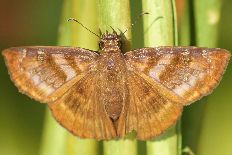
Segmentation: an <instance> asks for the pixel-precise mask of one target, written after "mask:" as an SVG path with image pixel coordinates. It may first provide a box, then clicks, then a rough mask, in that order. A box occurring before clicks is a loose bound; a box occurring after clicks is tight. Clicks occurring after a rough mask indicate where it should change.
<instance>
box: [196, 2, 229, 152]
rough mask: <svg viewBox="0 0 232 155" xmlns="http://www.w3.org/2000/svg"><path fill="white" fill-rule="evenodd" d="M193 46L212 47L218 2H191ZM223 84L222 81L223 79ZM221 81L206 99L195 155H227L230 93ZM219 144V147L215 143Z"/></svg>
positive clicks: (219, 7) (219, 8)
mask: <svg viewBox="0 0 232 155" xmlns="http://www.w3.org/2000/svg"><path fill="white" fill-rule="evenodd" d="M194 2H195V3H194V7H195V8H194V11H195V21H196V41H197V46H206V47H216V46H217V38H218V25H219V22H220V16H221V6H222V2H223V1H222V0H196V1H194ZM224 80H225V78H224ZM229 87H230V86H227V85H226V84H225V83H224V81H222V82H221V84H220V86H219V87H218V88H217V89H216V90H215V91H214V93H213V94H211V95H210V96H208V97H207V103H205V108H204V117H203V118H202V125H201V129H200V132H199V138H198V145H197V147H196V152H195V153H196V154H197V155H204V154H231V152H232V149H231V138H232V134H231V130H232V125H231V118H232V114H231V97H230V96H231V93H230V92H231V89H230V88H229ZM218 142H220V143H218Z"/></svg>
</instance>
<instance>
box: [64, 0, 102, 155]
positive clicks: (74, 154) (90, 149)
mask: <svg viewBox="0 0 232 155" xmlns="http://www.w3.org/2000/svg"><path fill="white" fill-rule="evenodd" d="M70 1H71V2H72V6H71V8H70V10H71V13H72V16H71V17H72V18H76V19H77V20H78V21H80V22H81V23H82V24H83V25H85V26H86V27H88V28H89V29H90V30H92V31H93V32H96V33H97V32H98V29H97V28H98V25H97V6H96V4H97V3H96V0H92V1H86V0H70ZM90 10H91V11H90ZM69 24H71V29H72V35H71V45H72V46H77V47H82V48H87V49H91V50H97V49H98V44H97V43H98V38H97V37H96V36H94V35H93V34H92V33H90V32H89V31H87V30H86V29H85V28H83V27H82V26H80V25H79V24H77V23H75V22H71V23H69ZM66 154H67V155H82V154H85V155H98V154H99V142H98V141H96V140H93V139H80V138H78V137H75V136H73V135H71V134H69V135H68V140H67V153H66Z"/></svg>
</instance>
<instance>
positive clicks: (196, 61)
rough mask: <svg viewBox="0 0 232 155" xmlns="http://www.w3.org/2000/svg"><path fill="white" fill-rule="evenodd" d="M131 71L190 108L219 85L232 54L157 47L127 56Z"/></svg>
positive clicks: (219, 51)
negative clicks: (157, 83)
mask: <svg viewBox="0 0 232 155" xmlns="http://www.w3.org/2000/svg"><path fill="white" fill-rule="evenodd" d="M125 58H126V61H127V66H128V68H129V70H134V71H136V72H141V73H144V74H145V75H147V76H148V77H150V78H152V79H153V80H154V81H156V82H159V83H160V84H162V85H163V86H165V87H166V88H168V89H169V90H170V91H172V92H173V93H175V94H176V95H177V96H179V97H181V98H182V99H184V103H183V104H184V105H186V104H190V103H192V102H194V101H196V100H199V99H200V98H201V97H203V96H206V95H208V94H209V93H211V92H212V90H213V89H214V88H215V87H216V86H217V85H218V84H219V82H220V79H221V77H222V74H223V73H224V71H225V69H226V66H227V64H228V61H229V58H230V53H229V52H228V51H226V50H223V49H218V48H197V47H157V48H142V49H137V50H134V51H131V52H127V53H126V54H125Z"/></svg>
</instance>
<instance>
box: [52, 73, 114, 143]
mask: <svg viewBox="0 0 232 155" xmlns="http://www.w3.org/2000/svg"><path fill="white" fill-rule="evenodd" d="M98 78H99V74H96V73H94V74H93V73H88V74H87V75H86V76H84V77H83V78H82V79H81V80H80V81H78V82H77V83H76V84H75V85H74V86H73V87H72V88H71V89H70V90H68V91H67V92H66V93H65V94H64V95H63V96H62V98H60V99H58V100H57V101H55V102H54V103H51V104H49V107H50V109H51V111H52V113H53V116H54V117H55V118H56V119H57V121H58V122H60V124H62V125H63V126H64V127H65V128H67V129H68V130H69V131H71V132H72V133H73V134H74V135H76V136H78V137H81V138H95V139H98V140H101V139H112V138H115V137H116V131H115V128H114V125H113V123H112V121H111V119H110V118H109V117H108V115H107V113H106V111H105V108H104V105H103V104H102V103H101V102H100V101H101V98H100V97H101V94H99V90H98V88H97V85H98Z"/></svg>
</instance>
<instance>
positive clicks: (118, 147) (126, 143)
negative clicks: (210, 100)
mask: <svg viewBox="0 0 232 155" xmlns="http://www.w3.org/2000/svg"><path fill="white" fill-rule="evenodd" d="M98 8H99V28H100V30H101V31H102V32H103V33H104V32H105V31H106V30H108V31H109V32H112V29H111V28H110V26H112V27H113V28H114V29H115V30H116V31H117V32H118V33H120V32H124V31H125V30H126V29H127V28H129V27H130V26H131V21H130V1H129V0H126V1H125V0H117V1H116V0H115V1H112V0H99V1H98ZM118 29H119V30H118ZM125 36H126V39H127V42H126V43H125V44H126V46H125V48H124V49H125V50H129V49H130V48H131V41H130V40H131V30H130V29H129V30H128V31H127V33H126V34H125ZM125 44H124V45H125ZM103 151H104V155H128V154H130V155H136V154H137V141H136V140H135V139H133V137H132V138H130V139H129V138H128V139H127V138H126V139H122V140H110V141H104V142H103Z"/></svg>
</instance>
